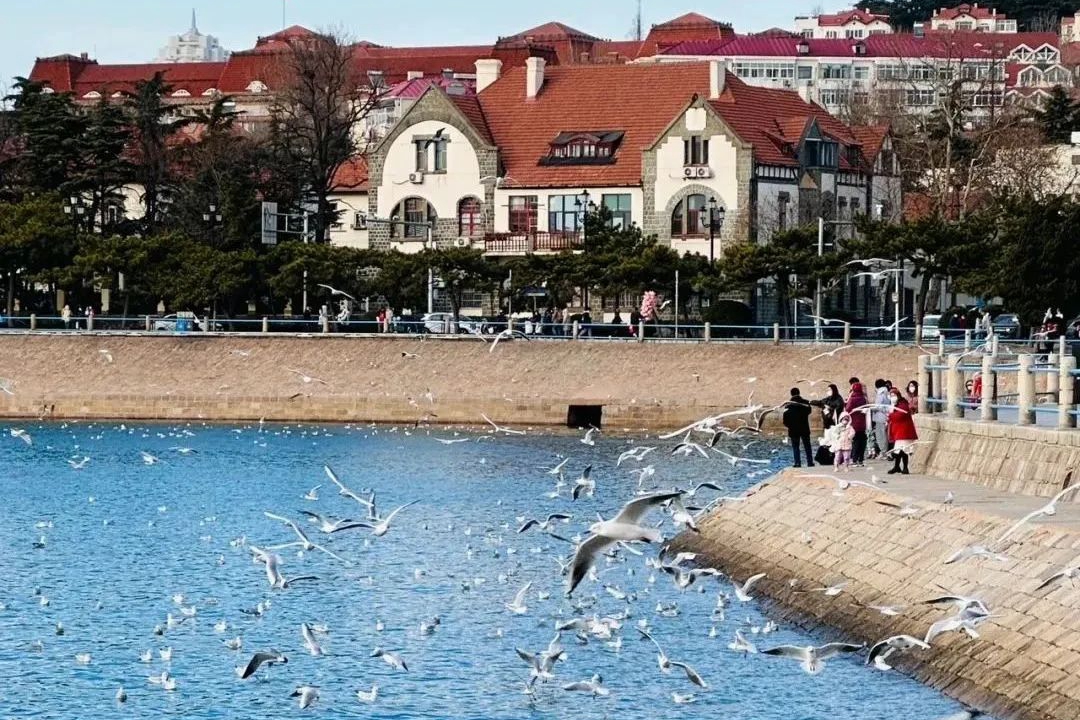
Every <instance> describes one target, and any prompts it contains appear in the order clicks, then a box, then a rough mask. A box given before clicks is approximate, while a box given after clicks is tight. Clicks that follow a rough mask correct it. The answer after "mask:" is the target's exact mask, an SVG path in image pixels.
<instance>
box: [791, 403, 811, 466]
mask: <svg viewBox="0 0 1080 720" xmlns="http://www.w3.org/2000/svg"><path fill="white" fill-rule="evenodd" d="M810 413H811V409H810V403H809V402H808V401H807V400H806V399H805V398H803V396H802V395H800V394H799V388H791V399H789V400H788V401H787V403H786V406H785V408H784V427H786V428H787V431H788V439H789V440H790V441H791V452H792V455H793V457H794V460H795V467H802V460H801V458H800V456H799V445H800V444H801V445H802V447H803V449H805V450H806V466H807V467H814V455H813V451H812V450H811V449H810Z"/></svg>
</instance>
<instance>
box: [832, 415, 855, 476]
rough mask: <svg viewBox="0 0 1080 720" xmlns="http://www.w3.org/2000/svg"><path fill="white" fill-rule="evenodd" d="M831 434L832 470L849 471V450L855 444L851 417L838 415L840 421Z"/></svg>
mask: <svg viewBox="0 0 1080 720" xmlns="http://www.w3.org/2000/svg"><path fill="white" fill-rule="evenodd" d="M832 432H833V444H832V450H833V470H837V471H839V470H841V469H843V470H845V471H850V470H851V448H852V446H853V445H854V444H855V430H854V429H853V428H852V427H851V416H850V415H848V414H847V413H841V414H840V420H839V421H838V422H837V425H836V427H834V428H833V429H832Z"/></svg>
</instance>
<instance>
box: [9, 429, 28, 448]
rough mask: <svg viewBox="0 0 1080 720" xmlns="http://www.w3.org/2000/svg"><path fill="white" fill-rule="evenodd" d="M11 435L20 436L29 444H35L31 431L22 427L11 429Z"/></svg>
mask: <svg viewBox="0 0 1080 720" xmlns="http://www.w3.org/2000/svg"><path fill="white" fill-rule="evenodd" d="M11 437H13V438H19V439H20V440H22V441H23V442H24V443H26V444H27V445H33V444H34V439H33V438H32V437H30V433H28V432H26V431H25V430H23V429H22V428H12V429H11Z"/></svg>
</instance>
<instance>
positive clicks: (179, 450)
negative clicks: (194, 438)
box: [169, 447, 199, 455]
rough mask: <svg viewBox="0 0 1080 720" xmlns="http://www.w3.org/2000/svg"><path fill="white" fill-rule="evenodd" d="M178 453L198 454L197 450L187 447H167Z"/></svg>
mask: <svg viewBox="0 0 1080 720" xmlns="http://www.w3.org/2000/svg"><path fill="white" fill-rule="evenodd" d="M169 449H170V450H172V451H173V452H175V453H177V454H178V455H198V454H199V451H198V450H195V449H194V448H189V447H171V448H169Z"/></svg>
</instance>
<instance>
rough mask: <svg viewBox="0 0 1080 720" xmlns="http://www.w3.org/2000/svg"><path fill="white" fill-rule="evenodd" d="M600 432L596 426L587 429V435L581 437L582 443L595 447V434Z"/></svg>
mask: <svg viewBox="0 0 1080 720" xmlns="http://www.w3.org/2000/svg"><path fill="white" fill-rule="evenodd" d="M598 432H600V430H599V429H598V428H595V427H591V428H589V429H588V430H586V431H585V437H583V438H581V444H582V445H588V446H589V447H594V446H595V445H596V441H595V440H593V435H595V434H596V433H598Z"/></svg>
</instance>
